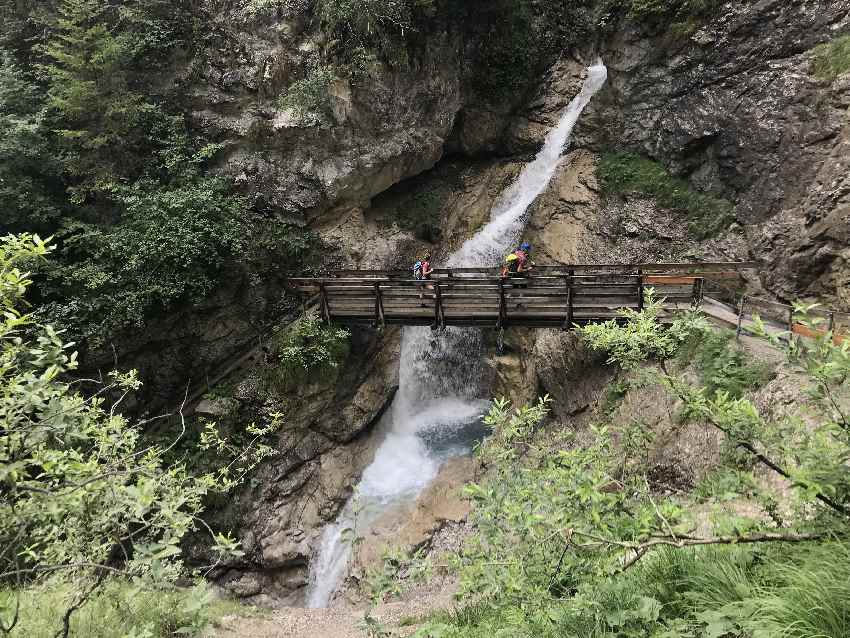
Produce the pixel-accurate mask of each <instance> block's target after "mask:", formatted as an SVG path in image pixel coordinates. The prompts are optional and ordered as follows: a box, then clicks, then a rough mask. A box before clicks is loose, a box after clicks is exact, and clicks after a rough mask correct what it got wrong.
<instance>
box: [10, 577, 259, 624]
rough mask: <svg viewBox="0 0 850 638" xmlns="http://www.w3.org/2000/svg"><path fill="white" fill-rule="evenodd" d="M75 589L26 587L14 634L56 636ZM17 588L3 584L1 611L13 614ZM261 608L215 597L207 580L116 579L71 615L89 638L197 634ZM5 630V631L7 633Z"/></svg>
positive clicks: (58, 584)
mask: <svg viewBox="0 0 850 638" xmlns="http://www.w3.org/2000/svg"><path fill="white" fill-rule="evenodd" d="M74 593H75V592H74V590H72V589H71V587H70V586H69V585H67V584H64V583H62V582H51V583H49V584H47V585H45V586H43V587H35V588H31V589H27V590H25V591H23V592H22V593H21V594H20V596H19V599H20V620H19V622H18V624H17V626H16V627H15V629H14V630H12V632H11V633H10V634H8V636H9V638H54V636H55V635H56V632H57V630H58V629H59V628H60V627H61V624H62V615H63V612H64V610H65V609H67V608H68V606H69V605H70V603H71V601H72V599H73V595H74ZM15 598H16V596H15V593H14V592H13V591H11V590H8V589H4V590H0V613H1V614H2V616H3V618H8V617H9V612H10V610H13V609H14V605H15ZM257 613H259V612H258V610H256V609H255V608H253V607H246V606H243V605H240V604H239V603H236V602H231V601H226V600H216V599H215V597H214V595H213V593H212V590H211V589H210V588H209V586H207V585H205V584H200V585H197V586H195V587H193V588H191V589H178V590H168V591H151V590H143V589H140V588H138V587H135V586H133V585H131V584H130V583H127V582H123V581H117V580H115V581H112V582H110V583H108V584H107V585H106V586H105V587H104V588H103V590H102V591H101V592H100V593H99V594H98V595H96V596H95V597H94V598H92V599H91V601H90V602H89V603H88V604H87V605H85V606H83V607H82V608H81V609H80V610H79V611H77V612H76V613H75V614H74V615H73V616H72V617H71V635H72V636H80V637H85V638H115V637H116V636H133V637H134V638H142V637H143V636H144V637H145V638H160V637H165V636H175V635H183V636H196V635H199V634H200V633H201V631H203V630H204V629H205V628H207V627H208V626H211V625H214V624H216V623H217V622H218V621H219V620H220V619H221V618H222V617H224V616H226V615H229V614H239V615H242V616H246V615H256V614H257ZM4 635H6V634H4Z"/></svg>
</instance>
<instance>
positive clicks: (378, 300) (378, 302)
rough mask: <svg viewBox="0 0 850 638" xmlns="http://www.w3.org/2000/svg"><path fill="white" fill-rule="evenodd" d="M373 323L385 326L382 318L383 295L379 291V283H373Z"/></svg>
mask: <svg viewBox="0 0 850 638" xmlns="http://www.w3.org/2000/svg"><path fill="white" fill-rule="evenodd" d="M375 325H376V326H380V327H381V328H383V327H385V325H386V320H385V319H384V296H383V294H382V293H381V284H375Z"/></svg>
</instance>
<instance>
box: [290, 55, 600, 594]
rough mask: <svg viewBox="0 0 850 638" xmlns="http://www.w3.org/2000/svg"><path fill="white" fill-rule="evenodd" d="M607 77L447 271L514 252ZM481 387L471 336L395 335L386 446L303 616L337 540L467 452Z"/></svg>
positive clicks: (343, 566)
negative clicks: (395, 382) (394, 386)
mask: <svg viewBox="0 0 850 638" xmlns="http://www.w3.org/2000/svg"><path fill="white" fill-rule="evenodd" d="M607 75H608V72H607V69H606V68H605V65H604V64H603V63H602V61H601V60H599V61H598V62H597V63H596V64H595V65H593V66H591V67H590V68H589V69H588V74H587V78H586V79H585V82H584V86H583V87H582V90H581V93H580V94H579V95H577V96H576V97H575V99H573V101H572V102H570V104H569V105H568V106H567V108H566V109H565V110H564V112H563V114H562V115H561V118H560V120H559V121H558V124H557V125H556V126H555V128H553V129H552V130H551V131H550V133H549V134H548V135H547V136H546V142H545V143H544V145H543V148H542V149H541V150H540V152H539V153H538V154H537V157H536V158H535V159H534V161H533V162H531V163H529V164H528V165H527V166H525V168H523V170H522V172H521V173H520V175H519V177H518V178H517V179H516V181H515V182H514V183H513V184H512V185H511V186H510V187H508V188H507V189H506V190H505V192H504V193H503V194H502V195H501V197H500V198H499V200H498V201H497V202H496V204H495V205H494V206H493V209H492V211H491V212H490V221H489V222H488V223H487V225H485V226H484V227H483V228H482V229H481V230H479V231H478V232H477V233H476V234H475V235H474V236H473V237H472V238H471V239H469V240H468V241H466V242H465V243H464V244H463V246H461V247H460V249H458V250H457V251H456V252H455V253H454V254H453V255H451V257H450V258H449V260H448V263H449V265H450V266H454V267H464V266H466V267H486V266H495V265H498V264H499V262H500V261H501V258H502V256H503V255H504V254H505V253H507V252H508V251H509V249H510V248H512V247H513V246H514V245H515V244H516V242H517V240H518V239H519V236H520V234H521V233H522V230H523V228H524V227H525V222H526V216H527V211H528V207H529V206H530V205H531V204H532V202H534V200H535V199H536V198H537V197H538V196H539V195H540V193H542V192H543V191H544V190H545V189H546V187H547V186H548V184H549V182H550V181H551V179H552V176H553V175H554V174H555V170H556V169H557V167H558V163H559V161H560V158H561V155H562V153H563V152H564V149H565V148H566V147H567V144H568V142H569V139H570V134H571V133H572V131H573V128H574V127H575V124H576V122H577V121H578V118H579V116H580V115H581V112H582V111H583V110H584V108H585V106H587V104H588V103H589V102H590V99H591V98H592V97H593V95H594V94H595V93H596V92H597V91H598V90H599V89H600V88H602V86H603V85H604V84H605V80H606V79H607ZM488 381H489V379H488V376H487V370H486V366H484V364H483V360H482V357H481V331H480V330H477V329H458V328H449V329H447V330H445V331H444V332H441V333H435V332H433V331H431V330H430V329H429V328H419V327H416V328H405V329H404V333H403V336H402V349H401V363H400V368H399V392H398V394H397V396H396V398H395V400H394V402H393V406H392V409H391V410H389V411H388V413H387V415H386V416H385V417H384V422H382V424H381V427H383V428H384V429H385V430H386V431H387V435H386V438H385V439H384V441H383V443H381V445H380V446H379V447H378V449H377V451H376V452H375V459H374V461H373V462H372V464H371V465H369V467H367V468H366V470H365V471H364V473H363V478H362V479H361V481H360V484H359V486H358V488H357V493H356V494H355V495H354V496H353V497H352V498H351V499H350V500H349V502H348V503H347V504H346V506H345V507H344V508H343V510H342V511H341V512H340V514H339V516H338V517H337V521H336V522H335V523H333V524H331V525H328V526H327V527H326V528H325V529H324V531H323V533H322V539H321V545H320V547H319V551H318V553H317V555H316V557H315V558H314V560H313V562H312V563H311V569H310V585H309V590H308V595H307V605H308V606H309V607H326V606H327V605H328V604H329V602H330V600H331V598H332V597H333V594H334V592H335V591H336V588H337V587H338V586H339V584H340V582H342V580H343V578H344V577H345V574H346V570H347V568H348V560H349V557H350V553H351V547H350V543H349V542H347V537H350V536H351V535H352V534H360V533H361V532H362V531H364V530H365V529H367V528H368V526H369V524H370V523H371V522H372V521H374V520H375V518H376V517H377V516H378V515H380V514H381V512H383V511H385V510H386V509H387V508H388V507H389V506H391V505H393V504H396V503H400V502H405V501H410V500H412V499H415V498H416V497H417V496H418V495H419V493H420V492H421V491H422V490H423V489H424V488H425V487H426V486H427V485H428V484H429V483H430V482H431V481H432V480H433V479H434V477H436V475H437V472H438V471H439V469H440V466H441V465H442V464H443V463H444V462H445V461H446V460H447V459H448V458H450V457H451V456H457V455H459V454H464V453H467V452H468V451H469V449H470V447H471V444H472V440H473V439H474V438H476V437H480V435H481V434H482V428H481V415H482V414H483V412H484V411H485V410H486V409H487V406H488V404H489V401H488V400H484V399H482V398H481V397H482V395H483V394H485V393H486V388H487V387H488V386H489V383H488ZM346 530H349V531H346Z"/></svg>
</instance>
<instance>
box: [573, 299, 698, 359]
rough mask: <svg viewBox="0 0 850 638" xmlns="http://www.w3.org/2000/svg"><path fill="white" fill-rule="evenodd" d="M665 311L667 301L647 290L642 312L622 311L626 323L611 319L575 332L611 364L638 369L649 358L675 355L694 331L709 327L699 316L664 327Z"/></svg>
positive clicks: (690, 314) (690, 316)
mask: <svg viewBox="0 0 850 638" xmlns="http://www.w3.org/2000/svg"><path fill="white" fill-rule="evenodd" d="M663 309H664V300H663V299H656V298H655V294H654V292H653V290H652V289H647V290H646V291H645V299H644V308H643V310H642V311H641V312H637V311H635V310H632V309H629V308H626V309H623V310H621V311H620V314H621V315H622V318H623V319H624V320H625V322H623V321H617V320H614V319H612V320H611V321H607V322H605V323H601V324H588V325H586V326H576V331H577V332H578V334H580V335H581V336H582V337H584V339H585V340H587V342H588V345H589V346H590V347H591V348H592V349H593V350H602V351H605V352H608V354H609V355H610V356H609V358H608V363H616V364H619V365H620V366H622V367H623V368H627V369H630V368H635V367H637V366H638V365H639V364H640V363H642V362H643V361H645V360H647V359H650V358H658V359H666V358H668V357H670V356H672V355H673V354H674V353H675V352H676V351H677V350H678V349H679V347H680V346H681V345H682V343H683V342H684V341H685V340H686V339H688V338H689V336H690V335H691V334H692V333H693V332H694V331H696V330H701V329H703V328H706V327H707V324H706V322H705V319H704V318H702V317H701V316H700V315H699V314H698V313H689V314H685V315H681V316H678V317H676V318H675V319H674V320H673V322H672V324H671V325H670V327H665V326H664V325H663V324H661V322H659V321H658V316H659V314H660V313H661V311H662V310H663Z"/></svg>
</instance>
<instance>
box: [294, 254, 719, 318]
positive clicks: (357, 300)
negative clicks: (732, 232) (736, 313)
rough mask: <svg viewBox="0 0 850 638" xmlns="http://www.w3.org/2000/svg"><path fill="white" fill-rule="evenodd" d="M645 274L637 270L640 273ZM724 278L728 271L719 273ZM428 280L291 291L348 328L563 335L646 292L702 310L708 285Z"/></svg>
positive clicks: (377, 280)
mask: <svg viewBox="0 0 850 638" xmlns="http://www.w3.org/2000/svg"><path fill="white" fill-rule="evenodd" d="M640 270H641V269H638V271H640ZM719 272H723V271H719ZM442 274H444V275H445V276H440V277H433V278H432V279H429V280H424V281H423V280H414V279H410V278H409V274H408V275H407V278H393V277H389V276H387V273H373V272H370V273H369V276H367V277H358V276H356V275H355V272H354V271H344V272H340V273H335V276H332V277H324V278H318V279H293V280H290V285H291V286H292V287H294V288H295V289H297V290H299V291H301V292H303V293H309V294H318V295H319V297H320V307H321V313H322V316H323V318H324V319H325V320H326V321H328V322H331V321H334V322H338V323H343V324H371V325H380V326H383V325H386V324H404V325H431V326H434V327H442V326H446V325H455V326H490V327H495V328H504V327H508V326H514V325H515V326H529V327H560V328H565V329H569V328H570V327H571V326H572V325H573V324H584V323H590V322H597V321H606V320H609V319H618V318H620V316H621V314H620V311H621V310H622V309H625V308H629V309H633V310H640V309H641V308H642V307H643V303H644V292H645V289H646V288H647V287H652V288H655V289H657V291H658V295H657V296H658V297H660V298H663V299H664V300H665V302H664V303H665V309H667V310H671V311H672V310H676V309H682V308H687V307H691V306H694V305H698V304H699V303H700V300H701V298H702V291H703V284H704V278H703V277H701V276H700V277H697V276H692V275H669V274H644V273H642V272H637V273H632V272H623V270H620V271H613V270H612V271H607V272H604V271H603V272H599V273H593V274H590V273H581V272H576V271H575V270H573V269H568V270H566V271H564V270H563V269H562V268H551V267H550V268H540V269H535V270H534V271H533V273H532V274H530V275H523V276H512V277H508V278H504V279H503V278H501V277H499V276H498V274H497V273H494V272H493V271H492V270H490V269H462V270H461V272H458V271H457V270H455V269H452V273H451V276H448V274H449V273H442Z"/></svg>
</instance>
